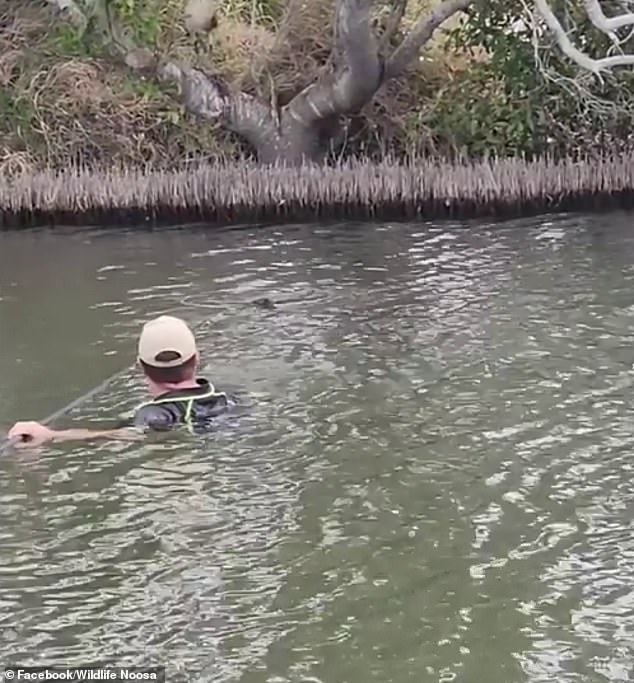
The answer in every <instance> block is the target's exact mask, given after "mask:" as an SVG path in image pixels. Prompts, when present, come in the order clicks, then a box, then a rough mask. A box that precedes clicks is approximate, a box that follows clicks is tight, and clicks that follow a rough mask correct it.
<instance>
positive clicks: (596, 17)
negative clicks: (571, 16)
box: [583, 0, 634, 35]
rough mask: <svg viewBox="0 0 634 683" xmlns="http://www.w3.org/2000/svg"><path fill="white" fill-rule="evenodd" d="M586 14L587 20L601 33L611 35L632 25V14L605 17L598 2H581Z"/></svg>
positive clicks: (589, 0)
mask: <svg viewBox="0 0 634 683" xmlns="http://www.w3.org/2000/svg"><path fill="white" fill-rule="evenodd" d="M583 5H584V7H585V8H586V12H587V13H588V19H590V21H591V22H592V23H593V24H594V25H595V26H596V27H597V28H598V29H599V31H603V33H607V34H608V35H611V34H612V33H614V32H615V31H618V30H619V29H620V28H625V27H626V26H633V25H634V13H632V12H630V13H628V14H619V15H618V16H616V17H606V16H605V13H604V11H603V8H602V7H601V5H600V4H599V0H583Z"/></svg>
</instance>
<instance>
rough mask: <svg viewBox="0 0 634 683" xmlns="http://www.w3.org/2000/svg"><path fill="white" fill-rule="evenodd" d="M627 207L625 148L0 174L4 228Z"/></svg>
mask: <svg viewBox="0 0 634 683" xmlns="http://www.w3.org/2000/svg"><path fill="white" fill-rule="evenodd" d="M630 206H634V154H621V155H614V156H610V157H604V158H600V159H586V160H580V161H574V160H561V161H554V160H549V159H542V160H538V161H533V162H527V161H523V160H519V159H502V160H489V161H465V162H462V163H450V162H447V161H439V160H430V159H426V160H411V161H409V162H406V163H402V162H398V161H384V162H381V163H363V162H359V161H347V162H344V163H342V164H340V165H338V166H330V167H317V166H306V167H303V168H299V169H297V168H284V167H263V166H258V165H257V164H254V163H253V162H248V161H244V162H236V161H228V162H225V163H216V164H212V165H199V166H197V167H195V168H193V167H192V168H191V169H189V170H183V171H164V172H161V171H151V170H149V171H148V170H143V169H134V168H129V169H126V168H123V167H121V168H115V169H111V170H92V169H81V168H74V169H71V170H67V171H60V172H55V171H50V172H46V171H43V172H40V173H35V174H33V173H18V174H15V175H12V176H0V226H2V227H5V228H10V227H22V226H34V225H51V224H81V225H87V224H91V225H99V224H112V223H118V224H121V223H122V222H124V223H127V224H141V223H147V222H151V223H162V222H175V221H177V222H195V221H207V222H210V223H217V224H223V225H226V224H231V223H243V222H257V221H269V220H274V221H277V222H280V221H306V220H314V219H316V218H319V219H338V218H349V219H416V218H442V217H460V218H467V217H475V216H510V215H520V214H527V213H541V212H547V211H566V210H580V209H585V210H592V209H599V208H608V207H620V208H628V207H630Z"/></svg>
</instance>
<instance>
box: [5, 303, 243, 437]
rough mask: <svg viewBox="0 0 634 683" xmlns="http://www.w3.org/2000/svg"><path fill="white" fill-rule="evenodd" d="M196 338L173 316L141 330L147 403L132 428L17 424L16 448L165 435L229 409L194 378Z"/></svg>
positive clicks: (208, 386)
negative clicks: (150, 433) (147, 432)
mask: <svg viewBox="0 0 634 683" xmlns="http://www.w3.org/2000/svg"><path fill="white" fill-rule="evenodd" d="M199 359H200V357H199V354H198V349H197V348H196V340H195V338H194V335H193V333H192V331H191V330H190V329H189V327H188V326H187V324H186V323H185V322H184V321H182V320H180V318H174V317H172V316H167V315H164V316H160V317H159V318H156V319H155V320H152V321H150V322H148V323H147V324H146V325H145V326H144V327H143V330H142V332H141V337H140V339H139V347H138V362H139V365H140V367H141V370H142V372H143V375H144V378H145V380H146V382H147V385H148V389H149V393H150V396H151V400H150V401H149V402H148V403H145V404H144V405H142V406H141V407H140V408H138V409H137V411H136V414H135V416H134V420H133V425H131V426H130V427H124V428H122V429H111V430H104V431H98V430H90V429H65V430H53V429H49V428H48V427H46V426H45V425H42V424H40V423H39V422H18V423H16V424H15V425H14V426H13V427H12V428H11V430H10V431H9V434H8V437H9V440H10V441H11V442H12V443H14V444H27V445H30V446H34V445H40V444H43V443H46V442H48V441H77V440H88V439H119V438H121V439H126V438H133V437H134V436H135V435H138V434H139V431H142V430H155V431H165V430H168V429H170V428H171V427H173V426H175V425H177V424H183V423H184V424H190V425H195V424H201V423H205V422H208V421H209V420H211V419H212V418H214V417H216V416H218V415H220V414H222V413H224V412H226V411H227V409H228V408H229V406H230V401H229V399H228V397H227V395H226V394H225V393H219V392H216V390H215V389H214V387H213V385H212V384H211V383H210V382H208V381H207V380H206V379H201V378H198V377H197V375H196V372H197V370H198V364H199Z"/></svg>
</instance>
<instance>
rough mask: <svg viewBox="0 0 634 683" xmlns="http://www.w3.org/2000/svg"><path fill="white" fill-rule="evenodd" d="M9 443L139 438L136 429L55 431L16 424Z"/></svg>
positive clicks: (27, 424) (33, 443)
mask: <svg viewBox="0 0 634 683" xmlns="http://www.w3.org/2000/svg"><path fill="white" fill-rule="evenodd" d="M7 436H8V438H9V441H11V443H13V444H14V445H16V446H39V445H41V444H43V443H47V442H52V441H57V442H62V441H91V440H93V439H134V438H136V437H138V436H139V432H138V430H136V429H132V428H130V427H124V428H123V429H104V430H93V429H61V430H55V429H50V428H49V427H47V426H45V425H43V424H40V423H39V422H17V423H16V424H15V425H13V427H12V428H11V429H10V430H9V434H8V435H7Z"/></svg>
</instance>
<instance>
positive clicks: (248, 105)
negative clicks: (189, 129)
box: [157, 62, 274, 147]
mask: <svg viewBox="0 0 634 683" xmlns="http://www.w3.org/2000/svg"><path fill="white" fill-rule="evenodd" d="M157 74H158V77H159V79H160V80H162V81H165V82H172V83H176V85H177V86H178V88H179V91H180V95H181V99H182V100H183V104H184V105H185V107H186V108H187V110H188V111H189V112H191V113H192V114H195V115H197V116H201V117H203V118H206V119H209V120H211V121H217V122H218V123H221V124H222V125H224V126H225V127H226V128H227V129H228V130H230V131H232V132H234V133H237V134H238V135H241V136H242V137H244V138H245V140H247V141H248V142H249V143H251V144H252V145H253V146H254V147H259V146H260V145H261V144H262V142H263V139H264V138H265V136H267V135H269V136H270V135H271V133H272V132H273V128H274V118H273V115H272V112H271V110H270V109H269V107H267V106H266V105H264V104H263V103H261V102H260V101H259V100H257V99H256V98H255V97H252V96H251V95H247V94H245V93H242V92H239V93H233V92H231V91H230V90H229V88H228V86H227V85H226V83H224V82H223V80H222V79H221V78H219V77H217V76H214V75H212V74H207V73H205V72H204V71H201V70H200V69H195V68H193V67H185V66H180V65H178V64H176V63H174V62H165V63H163V64H161V65H160V66H159V67H158V69H157Z"/></svg>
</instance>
